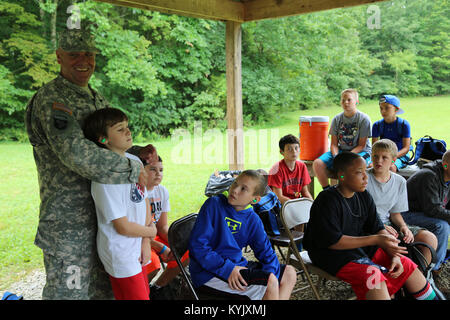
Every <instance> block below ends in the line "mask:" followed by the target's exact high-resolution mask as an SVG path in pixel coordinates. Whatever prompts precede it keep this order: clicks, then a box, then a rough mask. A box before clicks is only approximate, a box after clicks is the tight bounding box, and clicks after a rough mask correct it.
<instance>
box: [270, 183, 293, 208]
mask: <svg viewBox="0 0 450 320" xmlns="http://www.w3.org/2000/svg"><path fill="white" fill-rule="evenodd" d="M270 188H271V189H272V191H273V193H275V194H276V195H277V197H278V200H280V202H281V204H284V203H285V202H286V201H288V200H290V199H289V198H288V197H285V196H283V191H282V190H281V189H280V188H277V187H274V186H271V187H270Z"/></svg>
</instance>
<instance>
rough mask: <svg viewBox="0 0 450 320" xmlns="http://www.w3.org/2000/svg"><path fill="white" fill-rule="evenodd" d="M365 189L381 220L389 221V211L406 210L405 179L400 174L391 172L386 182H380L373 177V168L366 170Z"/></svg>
mask: <svg viewBox="0 0 450 320" xmlns="http://www.w3.org/2000/svg"><path fill="white" fill-rule="evenodd" d="M367 176H368V184H367V191H368V192H369V193H370V195H371V196H372V198H373V200H374V202H375V205H376V207H377V213H378V216H379V217H380V219H381V221H382V222H383V223H384V224H386V223H388V222H389V216H390V214H391V213H397V212H405V211H408V210H409V208H408V192H407V189H406V180H405V178H403V177H402V176H400V175H398V174H396V173H394V172H391V178H390V179H389V181H388V182H385V183H381V182H379V181H377V179H375V176H374V175H373V169H369V170H367Z"/></svg>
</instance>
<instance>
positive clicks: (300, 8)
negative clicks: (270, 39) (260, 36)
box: [243, 0, 385, 21]
mask: <svg viewBox="0 0 450 320" xmlns="http://www.w3.org/2000/svg"><path fill="white" fill-rule="evenodd" d="M380 1H385V0H249V1H248V2H244V3H243V4H244V11H245V21H254V20H262V19H273V18H280V17H287V16H293V15H298V14H304V13H309V12H315V11H323V10H330V9H335V8H342V7H352V6H357V5H363V4H367V3H374V2H380Z"/></svg>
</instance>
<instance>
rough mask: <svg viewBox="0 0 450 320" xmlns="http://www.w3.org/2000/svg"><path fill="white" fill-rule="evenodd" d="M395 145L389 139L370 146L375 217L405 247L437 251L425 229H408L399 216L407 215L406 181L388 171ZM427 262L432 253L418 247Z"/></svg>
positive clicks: (435, 242) (431, 235) (369, 186)
mask: <svg viewBox="0 0 450 320" xmlns="http://www.w3.org/2000/svg"><path fill="white" fill-rule="evenodd" d="M397 151H398V149H397V145H396V144H395V142H393V141H392V140H389V139H381V140H378V141H377V142H375V143H374V144H373V146H372V164H373V167H372V168H371V169H369V170H368V172H367V174H368V184H367V191H368V192H369V193H370V195H371V196H372V198H373V200H374V202H375V205H376V209H377V213H378V216H379V217H380V219H381V221H382V222H383V224H384V227H385V228H386V230H387V231H388V232H389V233H390V234H392V235H393V236H394V237H399V234H400V235H401V236H402V240H403V241H404V242H405V243H411V242H413V241H414V242H425V243H427V244H429V245H430V246H431V247H433V248H434V249H435V250H436V247H437V239H436V236H434V234H432V233H431V232H429V231H427V230H426V229H424V228H420V227H417V226H412V225H407V224H406V223H405V221H404V220H403V217H402V215H401V213H402V212H406V211H408V209H409V208H408V194H407V188H406V180H405V179H404V178H403V177H402V176H400V175H398V174H396V173H394V172H392V171H390V167H391V164H392V163H394V162H395V159H396V156H397V154H398V152H397ZM420 248H421V249H423V250H422V252H423V254H424V255H425V257H426V259H427V261H428V262H429V263H430V262H431V253H430V251H429V250H428V249H427V248H424V247H420Z"/></svg>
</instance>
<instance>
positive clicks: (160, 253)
mask: <svg viewBox="0 0 450 320" xmlns="http://www.w3.org/2000/svg"><path fill="white" fill-rule="evenodd" d="M166 249H167V246H166V245H164V247H163V248H162V249H161V251H160V252H159V253H158V254H159V255H162V254H163V253H164V251H166Z"/></svg>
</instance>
